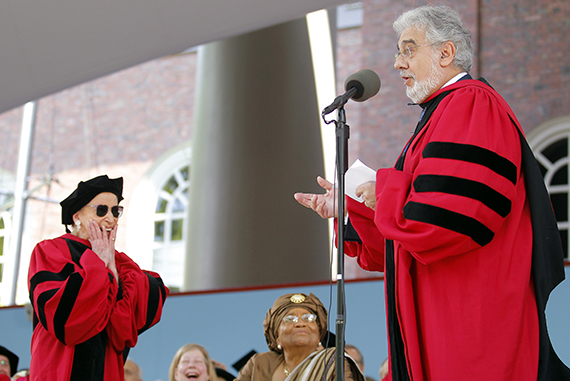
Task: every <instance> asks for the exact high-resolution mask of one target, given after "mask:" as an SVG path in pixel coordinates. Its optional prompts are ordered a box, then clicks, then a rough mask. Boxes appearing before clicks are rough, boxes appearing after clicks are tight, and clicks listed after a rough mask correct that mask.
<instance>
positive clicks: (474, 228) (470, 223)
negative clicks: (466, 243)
mask: <svg viewBox="0 0 570 381" xmlns="http://www.w3.org/2000/svg"><path fill="white" fill-rule="evenodd" d="M404 217H405V218H406V219H408V220H414V221H419V222H425V223H427V224H431V225H435V226H439V227H442V228H445V229H448V230H451V231H454V232H456V233H459V234H463V235H466V236H468V237H471V239H472V240H473V241H475V242H476V243H477V244H479V245H481V246H485V245H486V244H488V243H489V242H491V240H492V239H493V237H494V236H495V233H493V232H492V231H491V230H490V229H489V228H487V227H486V226H485V225H483V224H482V223H481V222H479V221H477V220H475V219H474V218H471V217H468V216H465V215H463V214H459V213H456V212H453V211H451V210H447V209H443V208H440V207H437V206H433V205H427V204H421V203H418V202H413V201H410V202H408V203H407V204H406V206H404Z"/></svg>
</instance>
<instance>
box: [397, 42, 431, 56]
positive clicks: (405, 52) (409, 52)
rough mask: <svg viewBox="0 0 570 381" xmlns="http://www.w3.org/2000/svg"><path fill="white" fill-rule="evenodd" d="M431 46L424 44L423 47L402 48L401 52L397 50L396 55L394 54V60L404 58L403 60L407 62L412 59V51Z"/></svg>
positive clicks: (409, 46) (410, 46)
mask: <svg viewBox="0 0 570 381" xmlns="http://www.w3.org/2000/svg"><path fill="white" fill-rule="evenodd" d="M430 45H433V44H424V45H408V46H406V47H404V48H403V49H402V50H398V52H397V53H396V54H394V58H395V59H398V58H399V57H400V56H402V57H404V58H405V59H407V60H409V59H410V58H412V54H413V53H414V51H415V50H416V49H418V48H421V47H423V46H430Z"/></svg>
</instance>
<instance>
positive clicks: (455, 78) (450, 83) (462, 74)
mask: <svg viewBox="0 0 570 381" xmlns="http://www.w3.org/2000/svg"><path fill="white" fill-rule="evenodd" d="M466 74H467V72H466V71H462V72H461V73H459V74H457V75H456V76H455V77H453V78H451V79H450V80H449V81H447V82H446V83H445V85H443V86H442V87H441V88H442V89H443V88H444V87H445V86H449V85H452V84H454V83H455V82H457V81H459V80H460V79H461V78H463V77H464V76H465V75H466Z"/></svg>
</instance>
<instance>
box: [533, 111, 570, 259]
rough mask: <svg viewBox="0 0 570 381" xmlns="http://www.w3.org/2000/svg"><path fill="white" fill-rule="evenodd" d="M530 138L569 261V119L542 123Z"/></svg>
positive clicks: (569, 117) (567, 117)
mask: <svg viewBox="0 0 570 381" xmlns="http://www.w3.org/2000/svg"><path fill="white" fill-rule="evenodd" d="M527 138H528V141H529V144H530V145H531V147H532V150H533V152H534V155H535V156H536V159H537V160H538V163H539V165H540V169H541V171H542V175H543V176H544V183H545V184H546V187H547V189H548V192H549V193H550V200H551V202H552V206H553V208H554V213H555V214H556V221H557V222H558V230H559V231H560V237H561V238H562V245H563V248H564V254H565V257H566V258H568V230H569V227H570V224H569V216H570V213H569V207H570V202H569V197H570V184H569V181H568V180H569V179H570V176H569V171H570V165H568V164H569V160H570V157H569V152H570V116H566V117H562V118H557V119H553V120H550V121H548V122H546V123H543V124H542V125H540V126H538V127H536V128H535V129H533V130H532V131H531V132H530V133H529V134H528V136H527Z"/></svg>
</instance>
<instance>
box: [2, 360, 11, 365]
mask: <svg viewBox="0 0 570 381" xmlns="http://www.w3.org/2000/svg"><path fill="white" fill-rule="evenodd" d="M0 365H2V366H9V365H10V363H9V362H8V360H0Z"/></svg>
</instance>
